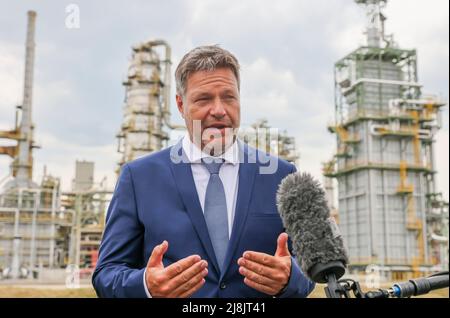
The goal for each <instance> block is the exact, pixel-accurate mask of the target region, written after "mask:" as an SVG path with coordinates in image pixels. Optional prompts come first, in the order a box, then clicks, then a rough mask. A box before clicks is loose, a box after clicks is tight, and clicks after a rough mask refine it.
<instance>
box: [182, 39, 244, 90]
mask: <svg viewBox="0 0 450 318" xmlns="http://www.w3.org/2000/svg"><path fill="white" fill-rule="evenodd" d="M221 67H225V68H229V69H231V71H232V72H233V74H234V76H235V77H236V80H237V85H238V89H240V86H241V80H240V75H239V62H238V60H237V58H236V57H235V56H234V55H233V54H231V53H230V52H228V51H227V50H225V49H222V48H221V47H219V46H218V45H205V46H199V47H196V48H195V49H193V50H191V51H189V52H188V53H187V54H186V55H185V56H183V58H182V59H181V61H180V64H178V67H177V70H176V71H175V82H176V87H177V94H178V95H180V96H182V97H184V96H185V94H186V84H187V80H188V78H189V76H190V75H191V74H193V73H195V72H199V71H214V70H215V69H217V68H221Z"/></svg>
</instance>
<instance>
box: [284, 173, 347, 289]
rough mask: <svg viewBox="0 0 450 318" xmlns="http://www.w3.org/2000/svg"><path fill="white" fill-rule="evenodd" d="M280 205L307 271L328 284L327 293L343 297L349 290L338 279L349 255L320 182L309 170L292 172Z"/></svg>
mask: <svg viewBox="0 0 450 318" xmlns="http://www.w3.org/2000/svg"><path fill="white" fill-rule="evenodd" d="M277 206H278V211H279V213H280V216H281V219H282V220H283V225H284V227H285V229H286V232H287V234H288V235H289V237H290V238H291V240H292V245H293V250H294V253H295V255H296V256H297V260H298V262H299V264H301V268H302V270H303V272H304V273H305V274H306V275H307V276H308V277H309V278H310V279H311V280H312V281H314V282H316V283H322V284H323V283H327V284H328V286H327V287H326V288H325V292H326V294H327V297H330V298H339V297H340V296H341V295H342V294H343V293H345V291H344V290H343V289H342V288H341V286H340V285H339V284H338V282H337V280H338V279H339V278H341V277H342V276H343V275H344V273H345V269H346V266H347V263H348V257H347V252H346V250H345V248H344V243H343V240H342V237H341V235H340V233H339V229H338V227H337V225H336V223H335V222H334V219H333V218H331V217H330V211H329V208H328V205H327V201H326V199H325V192H324V191H323V189H322V188H321V186H320V184H319V182H318V181H316V180H314V178H313V177H312V176H311V175H310V174H307V173H299V172H296V173H293V174H290V175H288V176H287V177H286V178H284V179H283V180H282V182H281V184H280V186H279V188H278V192H277Z"/></svg>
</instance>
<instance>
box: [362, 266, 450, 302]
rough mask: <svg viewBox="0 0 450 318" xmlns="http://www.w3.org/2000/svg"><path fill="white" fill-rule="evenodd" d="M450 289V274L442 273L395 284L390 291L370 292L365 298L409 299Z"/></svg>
mask: <svg viewBox="0 0 450 318" xmlns="http://www.w3.org/2000/svg"><path fill="white" fill-rule="evenodd" d="M448 287H449V272H442V273H437V274H434V275H431V276H429V277H422V278H416V279H410V280H409V281H407V282H402V283H397V284H394V285H393V286H392V287H391V288H389V289H387V290H386V289H385V290H383V289H379V290H378V291H370V292H367V293H366V294H365V298H389V297H397V298H409V297H411V296H419V295H424V294H428V293H429V292H430V291H432V290H436V289H441V288H448Z"/></svg>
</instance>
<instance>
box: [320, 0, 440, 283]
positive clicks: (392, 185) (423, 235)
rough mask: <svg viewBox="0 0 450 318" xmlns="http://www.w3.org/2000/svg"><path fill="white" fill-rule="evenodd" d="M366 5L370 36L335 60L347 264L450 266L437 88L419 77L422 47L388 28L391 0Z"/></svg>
mask: <svg viewBox="0 0 450 318" xmlns="http://www.w3.org/2000/svg"><path fill="white" fill-rule="evenodd" d="M355 1H356V3H358V4H359V5H361V6H363V7H364V8H365V9H366V12H367V18H368V25H367V30H366V34H367V45H365V46H362V47H359V48H358V49H356V50H355V51H353V52H351V53H350V54H348V55H347V56H345V57H344V58H342V59H341V60H339V61H338V62H337V63H336V64H335V68H334V72H335V121H334V123H333V124H331V125H330V126H329V127H328V129H329V130H330V132H332V133H335V134H336V141H337V153H336V154H335V155H334V157H333V159H332V160H331V161H329V162H327V163H325V164H324V170H323V172H324V175H325V177H328V178H337V183H338V203H339V204H338V209H339V224H340V229H341V231H342V234H343V237H344V241H345V242H346V245H347V248H348V251H349V255H350V263H351V266H350V269H351V271H354V272H359V271H364V268H366V266H368V265H370V264H377V265H379V266H380V267H381V269H382V272H383V273H384V274H385V277H386V278H387V279H394V280H395V279H406V278H407V277H411V276H423V275H424V274H425V273H427V272H430V271H433V270H445V269H448V203H446V202H443V200H442V195H441V194H440V193H438V192H437V189H436V185H435V174H436V171H435V166H434V164H435V163H434V142H435V139H434V138H435V135H436V132H437V131H438V130H439V129H440V128H441V121H442V118H441V108H442V107H443V106H445V102H443V101H442V100H441V99H440V98H439V97H437V96H432V95H425V94H424V93H423V92H422V85H421V84H420V83H419V82H418V70H417V52H416V50H407V49H401V48H399V47H398V46H397V44H396V43H395V42H394V40H393V37H392V36H387V35H386V34H385V28H384V26H385V21H386V17H385V15H384V14H383V8H384V7H385V5H386V2H387V0H355Z"/></svg>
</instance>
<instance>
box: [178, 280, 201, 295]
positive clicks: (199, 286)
mask: <svg viewBox="0 0 450 318" xmlns="http://www.w3.org/2000/svg"><path fill="white" fill-rule="evenodd" d="M205 282H206V281H205V279H204V278H202V279H201V280H200V281H199V282H198V283H197V284H196V285H194V286H193V287H192V288H191V289H189V290H188V291H186V292H184V293H182V294H181V295H180V297H181V298H186V297H190V296H192V294H194V293H195V292H196V291H197V290H199V289H200V288H202V286H203V285H204V284H205Z"/></svg>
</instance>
